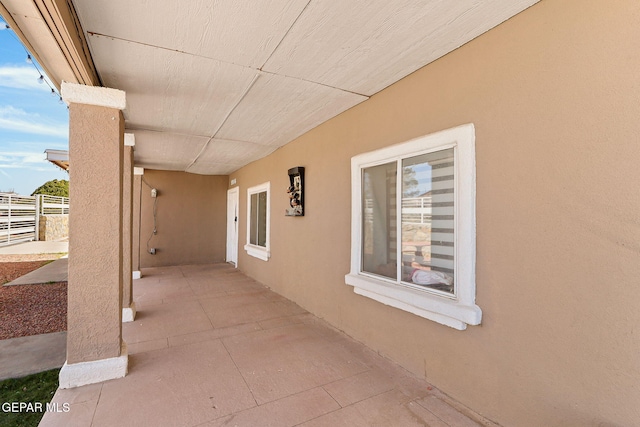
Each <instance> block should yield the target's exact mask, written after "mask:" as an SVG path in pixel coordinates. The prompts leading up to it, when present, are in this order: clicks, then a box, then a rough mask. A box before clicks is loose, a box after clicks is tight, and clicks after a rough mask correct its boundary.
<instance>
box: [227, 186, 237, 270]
mask: <svg viewBox="0 0 640 427" xmlns="http://www.w3.org/2000/svg"><path fill="white" fill-rule="evenodd" d="M232 207H233V208H234V209H232ZM239 213H240V188H239V187H233V188H230V189H229V190H227V242H226V243H227V245H226V247H227V250H226V255H225V260H226V261H227V262H229V263H233V264H234V266H235V267H236V268H238V243H239V242H238V239H239V236H238V222H239V219H238V216H239Z"/></svg>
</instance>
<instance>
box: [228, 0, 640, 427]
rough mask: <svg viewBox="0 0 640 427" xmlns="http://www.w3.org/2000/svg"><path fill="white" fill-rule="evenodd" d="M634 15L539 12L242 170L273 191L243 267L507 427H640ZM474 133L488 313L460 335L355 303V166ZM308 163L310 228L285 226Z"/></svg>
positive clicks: (592, 10) (593, 0) (481, 292)
mask: <svg viewBox="0 0 640 427" xmlns="http://www.w3.org/2000/svg"><path fill="white" fill-rule="evenodd" d="M639 23H640V3H639V2H637V1H636V0H615V1H608V2H603V1H598V0H555V1H553V0H544V1H542V2H540V3H539V4H537V5H535V6H534V7H532V8H531V9H529V10H527V11H525V12H524V13H522V14H520V15H518V16H516V17H514V18H513V19H511V20H509V21H508V22H506V23H504V24H503V25H501V26H499V27H498V28H496V29H494V30H492V31H490V32H489V33H487V34H485V35H483V36H481V37H479V38H478V39H476V40H474V41H472V42H470V43H468V44H467V45H465V46H463V47H462V48H460V49H458V50H457V51H455V52H453V53H451V54H449V55H447V56H446V57H444V58H442V59H440V60H438V61H436V62H435V63H433V64H431V65H429V66H427V67H425V68H423V69H421V70H419V71H418V72H416V73H414V74H413V75H411V76H409V77H407V78H405V79H403V80H402V81H400V82H399V83H397V84H395V85H393V86H391V87H389V88H388V89H387V90H385V91H383V92H381V93H379V94H377V95H375V96H374V97H372V98H371V99H370V100H369V101H367V102H365V103H363V104H361V105H359V106H357V107H355V108H353V109H351V110H349V111H347V112H346V113H343V114H342V115H340V116H338V117H337V118H335V119H333V120H331V121H329V122H327V123H325V124H324V125H322V126H320V127H318V128H316V129H314V130H312V131H311V132H309V133H307V134H305V135H304V136H302V137H300V138H299V139H298V140H296V141H295V142H293V143H291V144H289V145H287V146H285V147H283V148H281V149H279V150H277V151H276V152H275V153H274V154H272V155H271V156H269V157H267V158H265V159H263V160H260V161H258V162H255V163H253V164H251V165H249V166H247V167H245V168H243V169H241V170H240V171H238V172H236V173H234V174H232V175H231V176H230V179H234V178H235V179H236V180H237V185H238V186H239V187H240V202H241V206H240V212H241V213H245V212H246V189H247V188H248V187H250V186H253V185H257V184H260V183H263V182H266V181H270V182H271V188H272V195H271V236H272V237H271V259H270V260H269V261H268V262H264V261H261V260H258V259H256V258H252V257H249V256H247V254H246V253H245V252H244V251H243V250H242V245H243V244H244V242H245V240H246V236H245V234H246V214H243V215H241V218H240V227H239V228H240V251H239V267H240V269H242V270H243V271H245V272H246V273H247V274H249V275H250V276H252V277H254V278H256V279H258V280H260V281H262V282H263V283H265V284H267V285H268V286H270V287H272V288H273V289H274V290H275V291H277V292H279V293H281V294H283V295H285V296H287V297H289V298H291V299H293V300H295V301H296V302H298V303H299V304H301V305H302V306H304V307H305V308H307V309H309V310H310V311H312V312H313V313H315V314H317V315H319V316H320V317H323V318H325V319H326V320H328V321H329V322H330V323H332V324H333V325H335V326H337V327H338V328H340V329H342V330H344V331H346V332H347V333H348V334H350V335H352V336H353V337H355V338H356V339H358V340H360V341H362V342H364V343H366V344H367V345H369V346H370V347H372V348H373V349H375V350H376V351H379V352H380V353H382V354H384V355H386V356H388V357H390V358H391V359H393V360H395V361H397V362H399V363H401V364H402V365H403V366H404V367H406V368H407V369H409V370H411V371H412V372H414V373H416V374H418V375H420V376H423V377H425V378H426V379H427V380H428V381H430V382H432V383H433V384H434V385H436V386H437V387H439V388H441V389H442V390H443V391H445V392H446V393H448V394H450V395H452V396H453V397H455V398H456V399H459V400H460V401H461V402H462V403H464V404H466V405H468V406H469V407H471V408H473V409H475V410H476V411H478V412H480V413H481V414H483V415H485V416H487V417H488V418H490V419H493V420H495V421H497V422H499V423H501V424H503V425H505V426H536V427H537V426H591V425H593V426H597V425H620V426H631V425H640V338H639V334H640V330H639V328H640V327H639V325H640V310H639V309H638V301H639V300H640V286H638V278H639V277H640V244H639V243H638V242H640V216H638V212H640V193H639V192H638V183H639V182H640V167H638V159H639V158H640V143H639V138H640V120H639V119H638V118H639V117H640V102H639V100H640V83H639V82H640V77H639V75H638V70H640V45H639V44H638V41H639V40H640V25H639ZM469 122H471V123H474V124H475V127H476V154H477V268H476V272H477V303H478V305H479V306H480V307H481V308H482V310H483V313H484V315H483V322H482V325H481V326H475V327H474V326H472V327H469V328H468V329H467V330H466V331H457V330H454V329H450V328H448V327H445V326H442V325H439V324H436V323H434V322H431V321H428V320H425V319H422V318H420V317H417V316H414V315H411V314H409V313H405V312H403V311H400V310H397V309H393V308H389V307H386V306H384V305H382V304H380V303H377V302H375V301H372V300H370V299H367V298H364V297H361V296H357V295H355V294H354V293H353V290H352V288H351V287H350V286H347V285H345V284H344V275H345V274H346V273H347V272H348V271H349V257H350V214H349V209H350V184H349V182H350V175H349V174H350V170H349V168H350V164H349V161H350V158H351V157H352V156H353V155H356V154H359V153H362V152H366V151H370V150H374V149H377V148H380V147H384V146H388V145H391V144H394V143H398V142H402V141H405V140H408V139H411V138H414V137H417V136H421V135H425V134H429V133H431V132H435V131H439V130H443V129H447V128H450V127H453V126H456V125H460V124H463V123H469ZM294 166H305V167H306V189H305V191H306V193H305V216H304V217H301V218H292V217H285V216H284V209H285V207H286V205H287V195H286V194H285V188H286V186H287V185H288V180H287V179H288V178H287V169H289V168H291V167H294Z"/></svg>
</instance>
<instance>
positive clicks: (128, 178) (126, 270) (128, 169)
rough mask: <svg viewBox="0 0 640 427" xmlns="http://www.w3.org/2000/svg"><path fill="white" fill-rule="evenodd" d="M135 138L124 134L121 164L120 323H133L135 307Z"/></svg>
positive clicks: (129, 134)
mask: <svg viewBox="0 0 640 427" xmlns="http://www.w3.org/2000/svg"><path fill="white" fill-rule="evenodd" d="M134 146H135V137H134V135H133V134H132V133H125V134H124V162H123V164H122V321H123V322H133V319H135V317H136V305H135V303H134V302H133V276H132V274H133V269H132V262H133V257H132V252H133V224H132V223H133V147H134Z"/></svg>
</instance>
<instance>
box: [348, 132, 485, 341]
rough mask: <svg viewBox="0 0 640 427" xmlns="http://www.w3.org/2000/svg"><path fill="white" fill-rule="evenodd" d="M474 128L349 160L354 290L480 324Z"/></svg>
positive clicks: (446, 321)
mask: <svg viewBox="0 0 640 427" xmlns="http://www.w3.org/2000/svg"><path fill="white" fill-rule="evenodd" d="M475 174H476V172H475V127H474V126H473V124H472V123H468V124H465V125H461V126H458V127H455V128H451V129H447V130H443V131H440V132H436V133H433V134H430V135H424V136H421V137H418V138H415V139H412V140H410V141H405V142H402V143H398V144H394V145H390V146H387V147H383V148H380V149H377V150H375V151H370V152H367V153H362V154H359V155H357V156H354V157H352V158H351V268H350V272H349V274H347V275H345V283H347V284H348V285H350V286H353V291H354V292H355V293H356V294H358V295H362V296H364V297H367V298H371V299H373V300H376V301H379V302H381V303H383V304H385V305H387V306H392V307H395V308H398V309H400V310H405V311H408V312H410V313H413V314H415V315H417V316H421V317H424V318H426V319H430V320H433V321H435V322H438V323H441V324H443V325H447V326H450V327H452V328H455V329H459V330H463V329H465V328H466V327H467V325H479V324H480V322H481V321H482V310H481V309H480V307H478V306H477V305H476V303H475V297H476V282H475V280H476V276H475V260H476V218H475V197H476V190H475Z"/></svg>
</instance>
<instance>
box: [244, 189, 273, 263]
mask: <svg viewBox="0 0 640 427" xmlns="http://www.w3.org/2000/svg"><path fill="white" fill-rule="evenodd" d="M269 189H270V183H268V182H267V183H265V184H261V185H258V186H255V187H251V188H249V189H248V190H247V218H248V221H247V244H246V245H245V246H244V249H245V251H247V253H248V254H249V255H251V256H254V257H256V258H260V259H262V260H264V261H267V260H268V259H269V256H270V253H269V235H270V232H269Z"/></svg>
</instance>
